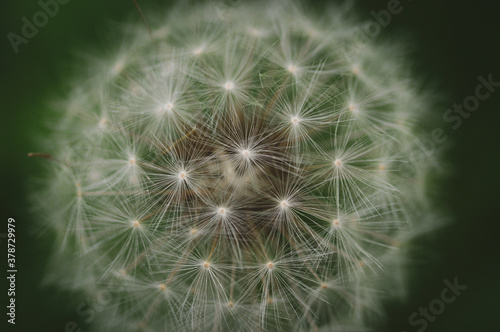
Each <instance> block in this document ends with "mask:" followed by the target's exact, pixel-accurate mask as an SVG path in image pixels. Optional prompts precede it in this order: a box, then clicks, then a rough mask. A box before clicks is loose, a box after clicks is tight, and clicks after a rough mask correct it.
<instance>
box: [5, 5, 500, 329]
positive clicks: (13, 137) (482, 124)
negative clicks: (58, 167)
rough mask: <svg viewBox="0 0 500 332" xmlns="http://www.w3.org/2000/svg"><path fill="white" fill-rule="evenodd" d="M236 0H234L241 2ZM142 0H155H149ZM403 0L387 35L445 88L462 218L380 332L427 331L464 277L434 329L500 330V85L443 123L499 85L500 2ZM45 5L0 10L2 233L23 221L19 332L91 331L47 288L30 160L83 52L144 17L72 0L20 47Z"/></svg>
mask: <svg viewBox="0 0 500 332" xmlns="http://www.w3.org/2000/svg"><path fill="white" fill-rule="evenodd" d="M237 1H238V0H225V2H226V3H230V4H231V3H235V2H236V4H237ZM140 2H141V3H142V4H143V5H144V6H147V3H148V1H146V0H142V1H140ZM320 2H327V1H308V3H309V4H310V6H316V5H318V3H320ZM357 2H358V3H357V6H358V12H359V14H360V17H361V19H363V20H372V19H373V18H372V17H371V16H370V11H371V10H375V11H379V10H381V9H386V8H387V3H388V0H385V1H383V0H365V1H362V0H359V1H357ZM401 4H402V5H403V7H404V10H403V12H402V13H400V14H399V15H396V16H393V18H392V22H391V23H390V24H389V26H387V27H386V28H384V29H383V31H382V33H381V35H380V36H381V37H382V38H384V37H387V36H391V35H397V36H399V35H401V34H403V35H404V36H407V37H406V41H409V42H410V43H411V44H412V45H414V46H415V47H414V51H413V53H412V60H414V61H415V65H416V68H415V72H416V73H417V74H418V75H419V76H420V79H422V80H423V82H426V84H428V85H429V86H430V87H432V88H434V89H439V90H442V92H443V95H444V98H443V102H442V104H440V105H438V107H437V108H436V110H435V112H436V114H437V118H438V123H436V127H440V128H443V129H444V130H445V131H446V133H447V135H448V140H447V144H448V143H450V148H449V149H448V151H447V152H446V159H447V160H448V162H449V164H450V166H451V167H450V171H448V172H447V178H446V179H444V180H443V181H442V182H441V183H438V186H440V187H441V192H440V198H439V202H440V205H441V206H442V207H443V208H445V209H447V210H445V211H448V214H449V216H450V217H451V219H454V220H455V222H454V223H453V224H451V225H450V226H448V227H445V228H443V229H442V230H440V231H439V232H437V233H435V234H433V235H432V236H427V237H426V238H424V239H422V243H421V244H422V248H423V249H422V250H421V251H420V252H418V253H416V256H417V257H418V260H416V261H415V262H414V263H412V270H411V279H410V281H409V282H410V288H409V297H408V300H407V301H405V302H403V303H388V304H387V310H388V321H387V323H386V324H382V325H381V326H380V327H377V331H408V332H410V331H416V329H415V328H414V327H412V326H411V325H410V324H409V323H408V317H409V316H410V315H411V314H412V313H413V312H415V311H417V310H418V308H419V307H420V306H428V304H429V302H430V301H431V300H433V299H435V298H438V297H439V296H440V294H441V290H442V289H443V288H444V287H445V286H444V284H443V280H444V279H448V280H453V279H454V278H455V277H457V278H458V281H459V283H460V284H465V285H468V288H467V290H465V291H464V292H463V294H462V295H461V296H460V297H458V298H457V300H456V301H455V302H453V303H451V304H449V305H447V306H446V309H445V311H444V313H443V314H441V315H440V316H438V317H437V318H436V320H435V321H434V322H432V323H429V326H428V328H427V330H426V331H430V332H432V331H444V332H447V331H453V332H460V331H467V332H468V331H500V317H499V315H498V314H499V312H500V304H499V303H500V286H499V282H500V259H499V257H500V251H499V247H500V232H499V231H500V227H499V226H498V224H499V223H500V218H499V216H500V194H499V188H500V181H499V178H500V176H499V175H498V174H499V171H500V169H499V165H500V156H499V152H500V140H499V136H498V132H499V131H500V88H498V91H497V92H495V93H494V94H492V96H491V97H490V98H489V99H487V100H485V101H483V102H481V104H480V107H479V109H478V110H477V111H476V112H475V113H472V114H471V116H470V118H468V119H466V120H464V122H463V124H462V126H461V127H460V128H459V129H457V130H452V128H451V126H450V124H449V123H445V122H444V121H442V120H440V119H441V116H442V114H443V113H444V112H445V111H446V109H447V108H449V107H452V106H453V104H454V103H461V102H462V101H463V100H464V98H465V97H467V96H469V95H471V94H473V93H474V90H475V87H476V85H477V84H478V81H477V77H478V76H479V75H482V76H483V77H487V76H488V75H489V74H490V73H491V74H493V80H494V81H500V37H499V36H500V19H499V17H498V15H499V13H500V6H499V5H498V2H496V1H491V0H476V1H465V0H462V1H454V2H446V1H435V0H413V1H411V0H403V1H401ZM39 10H40V7H39V5H38V4H37V3H36V1H29V2H28V1H4V2H3V3H2V7H1V13H0V17H1V18H0V26H1V34H2V36H3V37H2V42H1V43H0V48H1V59H0V68H1V69H0V77H1V89H0V96H1V99H0V105H1V106H0V112H1V115H2V120H1V130H0V133H1V140H0V142H1V146H2V148H1V153H0V175H1V196H0V207H1V217H2V219H1V220H2V221H1V225H2V226H1V228H0V234H5V233H6V232H7V226H6V223H7V218H8V217H14V218H15V219H16V225H17V233H16V234H17V243H16V246H17V268H18V274H17V292H16V293H17V294H16V295H17V296H16V301H17V320H16V321H17V324H16V327H15V330H17V331H64V328H65V325H66V323H67V322H68V321H76V322H77V323H78V324H79V326H80V327H82V331H92V328H91V327H89V326H88V325H87V324H86V323H85V322H84V321H83V319H82V318H81V317H80V316H79V315H78V314H77V312H76V310H77V309H76V308H77V306H78V304H79V303H81V302H82V301H85V298H84V297H82V296H81V295H79V294H70V293H61V292H59V291H57V290H56V289H54V288H47V287H42V286H41V285H40V280H41V279H42V277H43V274H44V271H45V269H46V263H47V255H48V252H49V249H50V244H51V243H50V242H51V239H50V237H47V236H46V235H42V236H37V234H36V232H34V231H33V230H34V229H35V226H34V225H35V223H36V222H37V220H36V215H33V214H30V213H29V202H28V201H27V196H28V194H29V193H30V191H31V190H33V188H32V187H30V186H29V185H28V183H27V182H26V180H27V179H29V178H34V177H37V174H40V170H41V169H42V166H43V165H42V164H43V162H44V161H43V160H35V159H29V158H27V157H26V154H27V152H31V151H33V150H34V147H35V146H36V140H37V139H38V138H39V137H41V136H42V135H43V133H44V131H43V124H44V123H45V122H46V121H47V120H48V119H47V116H46V114H47V113H48V112H49V106H48V102H50V100H51V98H53V97H54V96H58V95H59V94H61V93H63V92H64V81H65V80H66V79H67V78H68V77H67V75H68V73H69V70H68V68H69V65H70V64H71V63H72V62H73V61H74V59H75V54H78V51H81V50H84V49H85V47H86V46H87V45H92V46H94V49H99V48H100V47H101V48H102V49H105V47H106V39H105V38H104V37H103V35H104V34H106V24H105V22H108V21H109V20H115V21H120V20H122V19H124V18H126V17H130V16H131V15H137V13H136V12H135V8H134V5H133V3H132V1H119V0H107V1H98V0H85V1H75V0H73V1H70V2H69V3H68V4H66V5H62V6H61V7H60V9H59V13H58V14H57V15H56V16H55V17H53V18H50V20H49V22H48V24H47V25H46V26H45V27H42V28H40V31H39V32H38V34H37V36H36V37H34V38H33V39H31V40H30V41H29V43H28V44H26V45H21V46H20V52H19V54H14V52H13V50H12V48H11V46H10V44H9V42H8V39H7V38H6V35H7V33H8V32H10V31H12V32H15V33H18V34H19V33H20V29H21V26H22V21H21V18H22V17H23V16H27V17H31V16H32V15H33V14H34V13H35V12H37V11H39ZM0 241H1V243H0V246H1V254H0V257H2V258H1V263H0V266H1V270H2V272H0V275H1V276H2V278H1V279H2V283H1V284H0V285H1V286H0V287H1V288H0V293H1V294H2V295H1V296H0V298H1V299H2V300H1V307H2V308H5V306H6V305H7V296H6V293H7V284H6V283H5V280H6V279H5V274H6V272H5V270H6V267H5V266H6V261H4V260H6V239H5V238H3V237H1V235H0ZM61 264H64V262H61ZM4 310H6V309H2V311H4ZM0 317H2V318H1V320H2V325H1V326H2V328H1V330H2V331H11V330H12V331H13V330H14V329H12V326H7V324H5V321H6V315H5V313H3V312H2V313H1V316H0ZM86 317H88V316H86ZM4 326H5V329H4V328H3V327H4Z"/></svg>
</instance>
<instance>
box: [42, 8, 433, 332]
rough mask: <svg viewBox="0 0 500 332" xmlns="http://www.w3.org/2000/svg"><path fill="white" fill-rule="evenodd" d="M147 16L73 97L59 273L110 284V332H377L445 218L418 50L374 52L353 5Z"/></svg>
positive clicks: (78, 282)
mask: <svg viewBox="0 0 500 332" xmlns="http://www.w3.org/2000/svg"><path fill="white" fill-rule="evenodd" d="M145 17H146V18H147V22H148V26H146V25H144V24H143V23H142V22H140V23H137V24H136V25H134V26H132V27H131V26H129V25H128V24H127V25H124V27H123V28H122V29H121V30H119V31H118V33H119V34H120V38H119V40H118V41H117V42H116V43H117V45H114V46H115V47H114V51H113V52H107V53H106V52H102V55H97V56H96V55H94V56H89V59H88V60H86V61H85V62H84V63H81V64H80V65H79V68H84V70H83V71H82V70H80V72H79V75H78V76H77V77H76V78H75V79H74V81H73V82H71V83H68V89H67V90H68V93H67V95H65V96H62V97H61V99H60V102H59V103H58V104H57V107H58V110H59V114H60V121H59V122H57V123H54V124H53V127H54V128H56V133H55V134H54V135H53V136H52V137H51V138H50V139H49V140H48V142H47V144H46V148H45V150H46V151H44V152H46V153H47V154H48V155H43V156H44V157H46V158H47V159H49V160H50V161H51V162H49V163H47V165H50V168H51V169H52V171H51V172H50V173H49V174H50V175H49V176H48V179H46V180H45V181H47V184H46V185H45V186H44V188H45V190H43V191H41V192H39V193H38V201H39V206H40V209H41V210H43V211H44V216H45V217H44V220H43V223H44V225H45V226H46V227H48V228H50V229H51V231H52V232H53V233H54V234H56V243H55V245H56V248H57V250H56V251H55V252H56V253H55V254H54V258H53V260H54V264H59V263H60V262H61V261H64V262H65V264H64V266H60V265H58V266H59V268H58V269H57V271H58V272H57V274H55V272H54V274H53V275H50V276H49V277H48V278H49V279H52V281H53V282H54V283H56V284H58V285H59V286H61V287H64V288H68V289H71V290H74V291H84V292H86V294H88V296H89V297H96V296H99V294H102V292H103V290H104V291H105V292H106V301H105V302H106V306H105V309H103V310H102V312H100V313H99V315H98V318H99V319H98V321H97V322H95V324H96V326H98V327H96V328H95V329H96V330H99V329H101V330H111V331H364V328H365V327H369V326H370V324H372V323H373V322H374V321H377V319H380V317H381V316H382V315H383V312H382V311H383V310H382V309H381V308H382V304H381V303H382V301H384V300H385V299H387V298H388V297H389V296H394V295H401V294H402V293H404V290H405V287H404V285H405V281H406V276H405V271H406V266H405V260H406V254H407V250H406V248H407V246H408V243H409V242H410V241H411V240H412V238H413V237H414V236H416V235H418V234H422V233H423V232H425V231H426V229H428V228H429V222H428V220H432V218H433V217H432V213H431V212H429V211H431V209H430V203H429V202H427V200H426V196H427V192H428V189H427V187H426V178H427V177H428V176H429V175H430V173H431V172H433V169H434V167H435V165H433V163H432V162H430V161H429V159H426V162H425V163H423V162H422V163H421V164H418V163H413V164H412V168H411V169H410V168H409V167H407V166H408V163H409V160H410V155H411V153H412V152H414V151H419V150H420V149H421V147H420V146H419V145H418V144H417V143H416V142H418V137H419V136H418V135H419V133H420V132H421V129H422V127H423V125H424V123H425V121H426V120H425V118H426V116H427V114H428V113H429V110H430V109H431V107H432V100H431V99H430V98H429V97H428V96H427V95H426V93H424V92H422V91H420V89H419V88H418V86H419V85H418V84H416V83H415V82H414V81H413V79H412V78H411V77H410V72H409V71H408V64H406V63H405V62H404V59H402V54H403V51H404V50H402V49H401V48H400V47H399V46H397V45H391V44H389V43H382V44H377V43H375V42H374V43H370V42H365V43H363V44H362V45H359V40H358V39H357V38H355V37H356V31H358V30H357V29H358V28H359V25H357V23H353V22H354V21H352V20H351V17H352V11H351V10H350V9H348V8H343V7H329V9H328V10H325V11H324V12H323V13H322V14H321V15H319V14H318V13H313V12H310V13H309V12H308V11H307V10H304V8H303V7H301V6H297V5H294V4H291V3H289V2H286V1H276V2H267V3H263V2H252V3H245V4H243V3H239V4H238V5H237V6H228V7H225V8H224V9H223V10H222V9H221V7H217V6H214V5H213V4H200V5H198V6H192V7H189V8H181V7H178V8H173V9H171V10H170V11H169V12H168V13H159V12H158V13H154V12H145ZM374 41H375V40H374ZM111 48H113V47H111ZM424 220H427V221H424ZM54 271H55V270H54Z"/></svg>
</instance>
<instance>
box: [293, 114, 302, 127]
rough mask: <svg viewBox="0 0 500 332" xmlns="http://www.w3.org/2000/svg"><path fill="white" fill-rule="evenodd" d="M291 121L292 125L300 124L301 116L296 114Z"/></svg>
mask: <svg viewBox="0 0 500 332" xmlns="http://www.w3.org/2000/svg"><path fill="white" fill-rule="evenodd" d="M291 121H292V125H294V126H298V125H299V122H300V121H301V120H300V118H299V117H297V116H294V117H292V118H291Z"/></svg>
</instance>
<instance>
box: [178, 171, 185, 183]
mask: <svg viewBox="0 0 500 332" xmlns="http://www.w3.org/2000/svg"><path fill="white" fill-rule="evenodd" d="M178 176H179V180H181V181H184V180H186V178H187V173H186V171H181V172H180V173H179V175H178Z"/></svg>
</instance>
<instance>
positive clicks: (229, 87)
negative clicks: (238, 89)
mask: <svg viewBox="0 0 500 332" xmlns="http://www.w3.org/2000/svg"><path fill="white" fill-rule="evenodd" d="M224 89H226V90H227V91H231V90H233V89H234V83H233V82H231V81H227V82H226V83H225V84H224Z"/></svg>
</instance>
